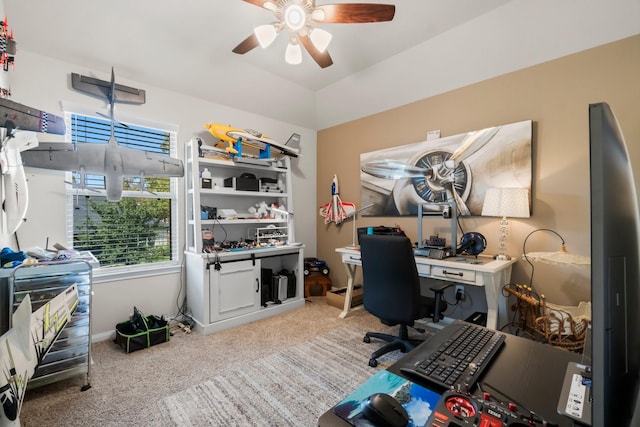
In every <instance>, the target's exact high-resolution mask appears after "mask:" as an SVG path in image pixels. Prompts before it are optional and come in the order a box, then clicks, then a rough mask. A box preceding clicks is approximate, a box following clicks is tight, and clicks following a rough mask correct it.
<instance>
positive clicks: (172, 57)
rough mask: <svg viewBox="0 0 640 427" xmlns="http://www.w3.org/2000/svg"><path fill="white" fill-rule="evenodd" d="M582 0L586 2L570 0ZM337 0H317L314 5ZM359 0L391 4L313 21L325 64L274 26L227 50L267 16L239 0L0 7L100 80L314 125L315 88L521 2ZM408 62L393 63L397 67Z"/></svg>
mask: <svg viewBox="0 0 640 427" xmlns="http://www.w3.org/2000/svg"><path fill="white" fill-rule="evenodd" d="M564 1H565V2H566V1H569V0H564ZM576 1H577V0H571V3H576ZM583 1H589V2H593V1H595V0H580V3H582V2H583ZM611 1H613V2H618V3H620V2H623V3H632V2H636V1H637V0H611ZM347 2H348V1H331V0H326V1H325V0H318V4H327V3H347ZM352 2H356V3H358V2H360V3H362V2H365V1H359V0H353V1H352ZM366 2H370V3H395V4H396V15H395V18H394V19H393V21H391V22H384V23H368V24H324V25H322V27H323V28H324V29H326V30H328V31H330V32H331V33H332V34H333V40H332V42H331V44H330V46H329V52H330V54H331V56H332V58H333V62H334V64H333V65H332V66H330V67H328V68H325V69H321V68H320V67H318V65H317V64H316V63H315V62H314V61H313V59H312V58H311V57H310V56H309V55H308V54H306V52H305V53H303V62H302V64H299V65H289V64H287V63H286V62H285V61H284V50H285V45H286V42H287V40H286V36H285V35H284V34H280V36H279V37H278V39H277V40H276V42H275V43H274V44H273V45H271V46H270V47H268V48H267V49H261V48H259V47H258V48H256V49H254V50H252V51H250V52H249V53H247V54H245V55H237V54H234V53H232V52H231V50H232V49H233V48H234V47H235V46H236V45H237V44H238V43H239V42H240V41H242V40H243V39H244V38H245V37H247V36H248V35H249V34H250V33H251V32H252V30H253V28H254V27H255V26H257V25H260V24H264V23H270V22H273V21H274V20H275V17H274V16H273V14H272V13H271V12H269V11H267V10H265V9H263V8H260V7H257V6H255V5H252V4H250V3H247V2H244V1H242V0H181V1H175V0H172V1H169V0H135V1H132V0H109V1H103V2H97V1H87V0H59V1H42V0H4V8H5V12H6V14H7V16H8V22H9V27H10V28H11V29H13V31H14V33H15V37H16V41H17V44H18V49H19V50H21V49H23V50H26V51H30V52H33V53H36V54H40V55H44V56H51V57H54V58H58V59H61V60H63V61H64V62H67V63H71V64H77V65H80V66H83V67H87V68H89V69H93V70H104V74H102V75H99V76H97V77H100V78H108V73H109V70H110V69H111V67H112V66H113V67H114V68H115V71H116V77H118V76H120V77H122V78H125V79H127V80H133V81H136V82H141V88H146V87H145V86H144V85H150V86H157V87H161V88H164V89H167V90H172V91H176V92H181V93H183V94H186V95H191V96H195V97H198V98H202V99H206V100H209V101H211V102H214V103H219V104H223V105H228V106H231V107H234V108H239V109H242V110H246V111H252V112H257V113H262V114H264V115H266V116H270V117H273V118H276V119H279V120H283V121H285V122H291V123H297V124H299V125H303V126H307V127H310V128H314V127H316V126H317V120H316V119H315V118H308V117H306V116H309V115H314V114H317V112H316V109H317V108H318V107H317V105H316V101H315V99H316V95H317V94H318V93H320V92H326V91H327V90H329V89H330V88H331V87H332V86H334V85H335V84H336V83H337V82H341V81H345V80H347V79H349V78H350V77H351V78H353V76H357V75H361V74H363V73H365V75H366V72H365V71H366V70H368V69H370V67H374V68H375V65H376V64H380V63H384V62H385V61H387V60H388V59H389V58H392V57H394V56H396V55H399V54H401V53H402V52H406V51H408V50H410V49H412V48H414V47H416V46H418V45H421V44H424V43H425V42H428V41H429V40H435V39H437V38H438V37H439V36H440V35H442V34H445V33H447V32H448V31H451V30H452V29H455V28H459V27H461V26H463V25H465V23H469V22H471V21H474V20H475V21H477V20H478V18H479V17H481V16H483V15H485V14H487V13H490V12H491V11H493V10H495V9H496V8H500V7H501V6H504V5H506V4H508V3H512V4H513V3H523V2H522V1H519V0H402V1H384V0H382V1H381V0H366ZM534 3H536V2H534ZM537 3H540V2H537ZM547 12H549V13H551V11H547ZM563 25H565V26H566V23H563ZM487 30H491V29H487ZM553 42H554V43H556V42H557V41H553ZM387 62H388V61H387ZM16 63H17V64H19V55H18V57H17V58H16ZM410 65H411V64H407V63H398V64H397V67H409V66H410ZM71 71H74V72H75V70H70V72H71ZM280 95H281V96H282V99H281V100H280V99H278V98H279V97H280ZM295 99H300V100H304V101H300V102H304V103H305V105H304V106H299V105H294V104H295V101H288V103H289V104H290V105H287V101H286V100H295ZM283 100H284V101H283ZM278 101H280V102H278ZM307 104H310V105H307ZM320 121H322V120H320Z"/></svg>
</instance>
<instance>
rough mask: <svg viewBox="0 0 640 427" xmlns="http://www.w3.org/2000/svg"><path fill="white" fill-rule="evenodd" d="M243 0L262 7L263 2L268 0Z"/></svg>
mask: <svg viewBox="0 0 640 427" xmlns="http://www.w3.org/2000/svg"><path fill="white" fill-rule="evenodd" d="M244 1H246V2H247V3H251V4H253V5H256V6H258V7H264V4H265V3H266V2H268V1H269V0H244Z"/></svg>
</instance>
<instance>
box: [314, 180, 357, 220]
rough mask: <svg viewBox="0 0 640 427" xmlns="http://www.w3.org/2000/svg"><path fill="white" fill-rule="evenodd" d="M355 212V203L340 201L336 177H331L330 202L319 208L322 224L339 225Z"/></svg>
mask: <svg viewBox="0 0 640 427" xmlns="http://www.w3.org/2000/svg"><path fill="white" fill-rule="evenodd" d="M355 212H356V205H355V203H351V202H343V201H342V200H340V191H339V188H338V176H337V175H333V180H332V181H331V201H330V202H329V203H327V204H325V205H322V206H320V216H321V217H323V218H324V223H325V224H329V223H330V222H335V223H336V224H340V223H341V222H342V221H344V220H346V219H347V218H350V217H351V216H352V215H355Z"/></svg>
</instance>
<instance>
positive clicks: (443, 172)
mask: <svg viewBox="0 0 640 427" xmlns="http://www.w3.org/2000/svg"><path fill="white" fill-rule="evenodd" d="M500 128H501V126H495V127H492V128H487V129H482V130H479V131H475V132H469V133H467V135H465V137H464V139H463V140H462V142H461V143H460V145H459V146H458V148H456V150H455V151H454V152H453V153H452V154H451V156H450V157H449V158H448V159H447V160H445V161H444V162H443V163H441V164H440V165H437V166H436V167H423V166H417V165H411V164H409V163H405V162H402V161H398V160H393V159H382V160H374V161H371V162H368V163H365V164H364V165H362V167H361V170H362V172H365V173H367V174H369V175H372V176H375V177H377V178H382V179H391V180H399V179H409V178H425V179H427V180H430V181H435V182H437V183H439V184H440V185H441V186H442V187H444V188H445V192H446V194H447V200H452V199H453V200H454V201H455V203H456V206H457V207H458V211H459V212H460V214H461V215H470V214H471V211H470V209H469V207H468V206H467V204H466V203H465V201H464V200H463V199H462V197H460V194H459V193H458V191H456V189H455V187H454V184H455V174H453V173H451V172H452V171H454V170H455V169H456V168H457V167H458V165H459V164H460V163H462V162H463V161H464V160H465V159H467V158H469V157H470V156H471V155H472V154H474V153H476V152H477V151H478V150H480V149H481V148H482V147H484V146H485V145H487V143H488V142H489V141H491V139H493V137H494V136H495V135H496V134H497V133H498V131H499V130H500Z"/></svg>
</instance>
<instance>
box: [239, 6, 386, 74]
mask: <svg viewBox="0 0 640 427" xmlns="http://www.w3.org/2000/svg"><path fill="white" fill-rule="evenodd" d="M244 1H246V2H247V3H251V4H253V5H256V6H260V7H263V8H265V9H267V10H269V11H271V12H273V14H274V15H275V16H276V18H277V19H278V21H276V22H273V23H271V24H265V25H260V26H258V27H256V28H255V29H254V31H253V34H251V35H250V36H249V37H247V38H246V39H244V40H243V41H242V42H240V44H238V46H236V47H235V48H234V49H233V52H234V53H237V54H240V55H243V54H245V53H247V52H249V51H250V50H251V49H253V48H255V47H257V46H261V47H262V48H266V47H267V46H269V45H270V44H271V43H272V42H273V41H274V40H275V38H276V37H277V35H278V33H280V31H282V30H283V29H287V30H288V31H289V44H288V45H287V50H286V52H285V60H286V61H287V62H288V63H290V64H299V63H300V62H302V49H301V47H300V45H302V46H304V48H305V49H306V50H307V52H309V55H311V57H312V58H313V59H314V60H315V61H316V62H317V63H318V65H319V66H320V67H321V68H326V67H328V66H330V65H331V64H333V60H332V59H331V56H330V55H329V52H327V46H328V45H329V42H330V41H331V33H329V32H328V31H326V30H323V29H322V28H319V27H318V26H317V25H318V24H323V23H332V24H333V23H344V24H358V23H365V22H384V21H391V20H392V19H393V16H394V15H395V11H396V7H395V5H392V4H377V3H340V4H324V5H319V6H316V4H315V3H316V2H315V0H244Z"/></svg>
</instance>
